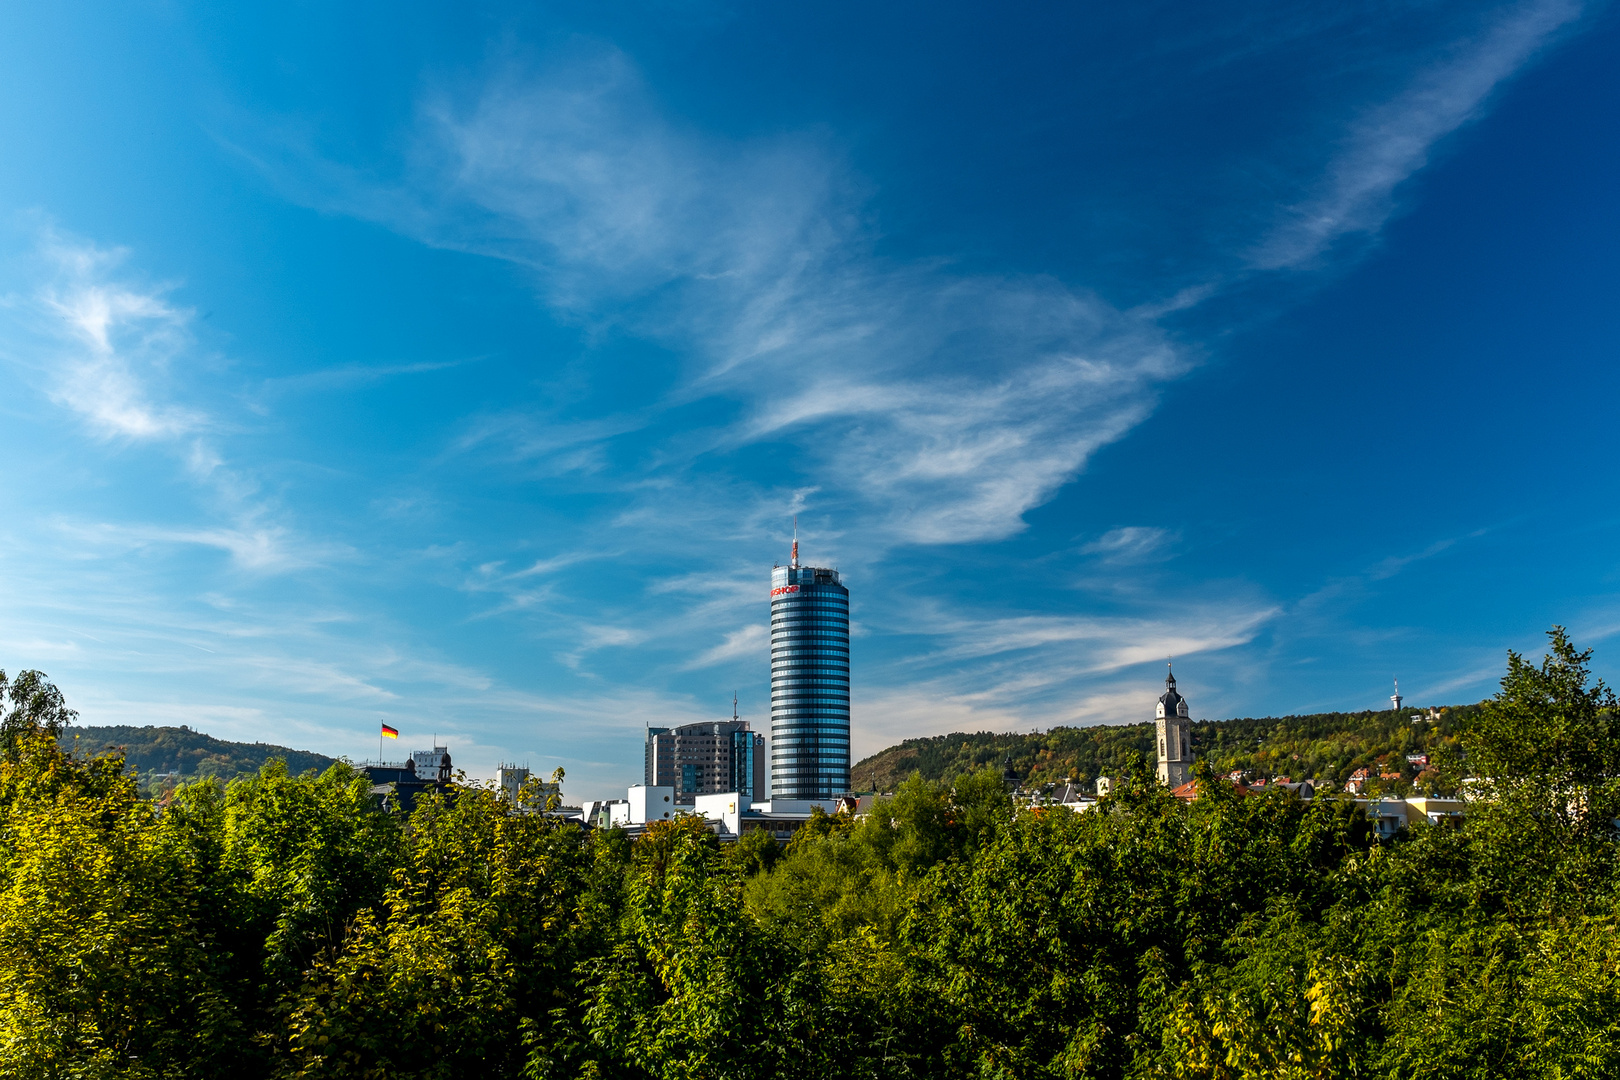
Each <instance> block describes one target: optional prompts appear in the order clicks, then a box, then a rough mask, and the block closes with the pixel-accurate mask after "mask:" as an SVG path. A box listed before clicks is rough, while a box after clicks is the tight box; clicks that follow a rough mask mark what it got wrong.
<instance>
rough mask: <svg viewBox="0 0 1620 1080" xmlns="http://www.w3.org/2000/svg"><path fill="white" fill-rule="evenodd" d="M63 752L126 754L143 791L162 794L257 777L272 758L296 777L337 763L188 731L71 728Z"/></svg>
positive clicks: (309, 754) (63, 741) (311, 754)
mask: <svg viewBox="0 0 1620 1080" xmlns="http://www.w3.org/2000/svg"><path fill="white" fill-rule="evenodd" d="M57 741H58V742H59V743H61V745H62V748H63V749H64V750H67V751H69V752H71V753H73V754H75V755H76V756H78V757H84V758H89V757H94V756H96V755H98V754H102V753H105V752H106V751H107V750H108V749H109V748H117V749H119V750H122V751H123V752H124V762H125V767H126V768H127V769H128V770H129V771H130V772H132V773H134V774H135V776H136V777H137V778H138V779H139V780H140V783H141V787H142V788H143V789H149V790H162V789H164V788H170V787H174V786H175V785H176V784H178V783H180V782H182V781H186V780H195V779H197V778H198V777H202V776H217V777H219V778H220V779H222V780H232V779H234V778H236V777H238V776H249V775H253V774H256V773H257V772H258V771H259V770H260V769H261V768H263V767H264V766H265V764H266V763H267V762H269V761H270V760H271V759H272V758H280V759H281V760H283V761H285V762H286V763H287V771H288V772H289V773H291V774H292V775H294V776H298V775H299V774H301V773H305V772H308V771H309V770H311V769H314V770H316V771H321V770H324V769H325V768H326V767H327V766H329V765H331V764H332V761H333V759H332V758H329V757H327V756H326V755H325V754H317V753H314V752H312V751H309V750H291V749H288V748H287V747H285V746H276V745H274V744H271V743H241V742H226V741H225V740H224V739H216V738H214V737H213V736H211V735H204V734H203V733H202V732H200V731H193V730H191V729H190V728H189V727H152V726H150V725H149V726H147V727H129V726H126V725H115V726H110V727H80V726H77V725H75V726H72V727H69V728H67V729H66V730H65V731H63V732H62V734H61V735H60V736H59V738H58V740H57Z"/></svg>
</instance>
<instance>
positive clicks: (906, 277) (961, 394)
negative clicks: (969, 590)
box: [284, 50, 1190, 547]
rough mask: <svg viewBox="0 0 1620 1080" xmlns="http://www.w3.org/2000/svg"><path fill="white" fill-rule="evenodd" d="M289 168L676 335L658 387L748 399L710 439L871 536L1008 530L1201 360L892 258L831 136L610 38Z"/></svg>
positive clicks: (564, 432) (1056, 288) (599, 314)
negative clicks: (642, 61)
mask: <svg viewBox="0 0 1620 1080" xmlns="http://www.w3.org/2000/svg"><path fill="white" fill-rule="evenodd" d="M295 173H296V175H295V176H293V177H288V176H285V175H284V180H285V181H286V183H287V184H288V186H290V187H293V188H295V189H298V190H300V191H301V194H302V197H304V198H305V199H306V200H307V201H312V202H317V203H320V204H322V205H327V206H332V205H336V206H339V207H341V208H343V209H345V210H347V211H349V212H351V213H353V214H355V215H357V216H361V217H367V218H371V219H374V220H381V221H383V222H385V223H386V224H388V225H390V226H391V227H394V228H396V229H399V230H401V231H403V232H406V233H409V234H411V235H413V236H416V237H418V238H420V239H422V240H424V241H426V242H428V243H432V244H438V245H442V246H446V247H452V248H457V249H461V250H470V251H477V252H481V253H484V254H488V255H493V256H497V257H500V258H504V259H509V260H512V261H515V262H518V263H521V264H522V265H524V266H526V267H530V268H532V269H533V270H534V272H535V273H536V274H537V276H538V278H539V280H540V282H541V283H542V286H543V289H544V294H545V297H546V299H547V302H548V303H549V304H550V305H551V306H552V307H553V308H554V309H555V310H557V311H558V312H560V313H562V314H563V315H564V316H565V317H567V318H570V319H575V320H578V321H579V322H581V323H582V324H584V325H586V326H588V327H591V328H592V330H593V332H609V331H612V330H615V329H624V330H627V331H629V332H632V333H636V334H639V335H642V336H644V337H649V338H652V339H654V340H657V341H660V342H662V343H665V344H667V345H668V346H670V347H671V348H672V349H674V350H675V351H676V352H677V353H678V354H679V355H681V356H684V357H686V358H687V362H686V370H685V377H684V379H683V380H682V381H681V382H680V383H679V384H678V386H677V388H676V389H675V390H674V391H673V392H672V394H671V395H670V396H669V398H668V400H667V401H666V405H668V404H677V403H679V402H682V401H689V400H694V399H697V398H701V397H706V396H711V395H722V396H725V397H729V398H731V399H733V400H736V401H738V402H740V403H741V405H742V413H741V416H740V418H739V419H738V421H737V422H736V423H735V424H733V425H732V426H730V427H729V428H728V429H726V430H725V431H723V432H718V433H716V434H715V435H714V437H713V438H712V439H710V440H709V441H708V442H707V443H704V444H702V446H700V447H699V450H700V451H701V450H702V449H714V448H719V449H728V448H729V449H737V448H740V447H744V446H747V445H750V444H758V443H764V442H772V441H784V442H788V443H791V444H794V445H796V446H798V447H799V448H800V449H801V453H800V454H799V455H798V456H797V460H798V461H799V462H800V464H801V465H802V466H803V468H804V469H805V470H806V471H807V472H813V473H814V475H815V476H816V477H817V481H818V483H821V485H822V493H821V496H820V501H821V502H822V503H823V504H824V505H826V506H828V507H829V508H830V507H836V509H837V512H838V513H839V514H840V517H841V519H842V520H844V521H845V522H846V523H847V524H849V525H850V527H851V528H859V529H860V531H861V532H862V534H863V535H865V536H867V537H868V538H869V539H870V540H871V541H872V542H873V543H874V544H876V545H877V546H878V547H882V546H885V545H892V544H895V543H926V544H938V543H960V542H967V541H977V540H989V539H997V538H1001V537H1005V536H1007V535H1010V534H1011V533H1014V532H1016V531H1018V530H1019V529H1021V528H1022V527H1023V521H1022V517H1023V514H1024V513H1025V512H1026V511H1028V510H1029V509H1030V508H1032V507H1034V506H1036V505H1039V504H1040V503H1041V502H1043V501H1045V500H1046V499H1048V498H1050V497H1051V495H1052V493H1053V492H1054V491H1055V490H1056V489H1057V488H1058V487H1059V486H1061V485H1062V484H1063V483H1065V482H1066V481H1067V480H1068V479H1070V478H1071V477H1072V476H1073V475H1074V474H1075V473H1076V472H1077V471H1078V470H1079V469H1080V468H1082V467H1083V465H1084V463H1085V461H1086V460H1087V458H1088V457H1089V456H1090V455H1091V454H1092V453H1093V452H1095V450H1096V449H1097V448H1098V447H1100V446H1102V445H1105V444H1107V443H1108V442H1111V441H1113V440H1115V439H1117V438H1119V437H1120V436H1121V435H1123V434H1124V433H1125V432H1126V431H1128V430H1129V429H1130V428H1131V427H1132V426H1134V425H1135V424H1137V423H1139V422H1140V421H1141V420H1142V419H1143V418H1144V417H1146V416H1147V415H1148V414H1149V412H1151V410H1152V408H1153V404H1154V399H1155V392H1156V388H1157V387H1158V386H1159V385H1160V384H1162V383H1163V382H1164V381H1166V380H1168V379H1171V378H1174V377H1175V376H1177V375H1179V374H1180V373H1182V372H1184V371H1185V370H1187V368H1188V367H1189V365H1190V359H1189V357H1188V356H1187V355H1185V354H1184V353H1182V352H1181V351H1179V350H1177V349H1176V348H1175V347H1174V346H1173V345H1172V344H1171V343H1170V341H1169V340H1168V339H1167V338H1166V337H1165V336H1164V335H1163V334H1162V333H1161V332H1160V331H1159V330H1158V329H1157V328H1156V327H1155V326H1154V324H1153V323H1152V321H1151V320H1148V319H1144V318H1141V317H1139V316H1136V315H1131V314H1126V313H1122V312H1120V311H1117V310H1115V309H1114V308H1112V307H1110V306H1109V305H1108V304H1107V303H1105V302H1104V301H1102V300H1101V299H1100V298H1099V297H1097V296H1095V295H1093V294H1091V293H1089V292H1087V291H1085V290H1079V289H1074V288H1070V287H1068V286H1065V285H1062V284H1061V283H1059V282H1056V281H1053V280H1050V279H1045V278H1037V277H1018V276H1004V277H987V276H982V275H981V276H975V275H969V274H964V273H961V272H959V271H957V270H954V269H952V268H951V267H949V266H948V265H945V264H943V263H940V262H937V261H936V262H928V261H911V262H895V261H892V260H887V259H884V258H882V257H880V256H879V255H878V254H877V253H876V252H875V250H874V241H875V239H876V237H875V236H874V234H873V232H872V230H871V228H870V226H869V224H868V222H867V221H866V219H865V217H864V216H863V215H864V211H863V209H862V200H861V191H860V185H859V183H858V182H857V181H856V180H854V179H853V178H852V176H851V174H850V173H849V170H848V169H847V168H846V167H845V166H844V165H843V164H842V162H841V161H840V160H839V158H838V155H837V154H836V153H835V152H833V151H832V150H831V149H830V148H829V147H828V146H826V145H825V144H824V142H822V141H821V140H818V139H815V138H811V137H807V136H786V137H779V138H768V139H759V140H754V141H751V142H738V141H731V140H724V139H717V138H712V137H707V136H704V135H702V134H699V133H696V132H693V131H690V130H686V129H684V128H682V127H681V126H680V125H678V124H677V123H675V122H673V121H671V120H670V119H668V118H666V117H665V116H663V115H661V114H660V113H659V111H658V110H657V109H656V108H655V106H654V105H653V104H652V99H651V94H650V93H649V92H648V90H647V88H646V87H645V86H644V85H643V84H642V82H641V80H640V78H639V76H638V74H637V73H636V72H635V71H634V69H633V68H632V66H631V65H630V64H629V62H628V61H627V60H626V59H625V58H624V57H623V56H622V55H621V54H619V53H617V52H614V51H611V50H600V51H597V52H596V53H594V54H592V55H590V56H588V57H586V58H585V59H584V60H582V61H580V62H577V63H574V64H572V65H564V66H560V67H555V68H553V69H552V70H550V71H548V72H546V73H544V74H542V75H540V76H538V77H535V76H533V75H530V74H528V73H519V72H515V71H507V72H506V73H504V74H503V75H501V76H500V77H498V78H496V79H494V80H492V81H491V82H489V83H487V84H486V85H484V86H482V87H481V88H480V89H479V90H478V91H477V92H476V93H475V94H474V95H473V96H472V98H471V99H470V100H468V101H465V102H460V101H456V100H453V99H451V98H449V97H443V98H440V99H438V100H435V101H433V102H432V103H430V104H429V105H427V106H426V107H424V109H423V113H422V123H421V128H420V131H419V133H418V141H417V145H416V151H415V153H414V156H413V158H412V165H411V169H410V172H409V175H408V176H407V177H406V179H405V180H404V181H403V182H402V183H401V185H399V186H398V187H396V188H391V189H386V190H378V189H377V188H376V186H375V185H367V184H360V183H359V182H357V181H356V180H355V179H354V177H353V176H352V174H349V173H347V172H345V171H344V170H342V169H341V168H339V167H336V166H333V165H331V164H330V163H323V162H319V161H309V160H305V161H302V162H300V164H299V165H298V166H297V168H296V169H295ZM311 177H314V179H313V180H312V179H311ZM644 422H645V421H643V420H637V419H634V418H632V419H628V420H622V421H615V420H604V421H597V422H591V423H586V424H576V425H549V424H548V425H544V426H530V425H524V424H523V423H522V422H521V418H516V417H506V418H496V419H494V420H493V421H486V422H485V423H483V424H481V425H479V426H478V427H477V428H476V429H475V433H474V434H473V435H472V436H470V437H469V443H468V445H469V446H471V445H476V444H477V443H481V442H484V441H487V440H488V439H489V438H490V436H491V434H498V433H502V432H507V431H510V432H512V433H513V435H514V436H515V437H514V438H513V439H511V440H508V441H507V443H506V444H507V445H509V446H512V447H513V448H514V449H517V450H522V451H526V452H529V453H533V454H537V455H539V456H542V457H545V458H547V459H548V460H551V461H553V462H555V467H556V468H557V469H560V470H563V471H570V470H580V469H583V470H590V469H595V468H598V467H600V461H601V459H600V458H599V457H598V456H596V455H594V454H593V453H592V452H591V444H592V443H594V442H595V441H596V440H602V439H609V438H612V437H614V436H615V435H617V434H620V433H622V432H623V431H625V430H632V429H634V428H637V427H639V426H641V424H642V423H644ZM531 431H532V432H534V433H535V434H533V435H531V434H529V432H531ZM526 442H527V443H532V445H528V446H524V443H526ZM677 456H678V455H677Z"/></svg>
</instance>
